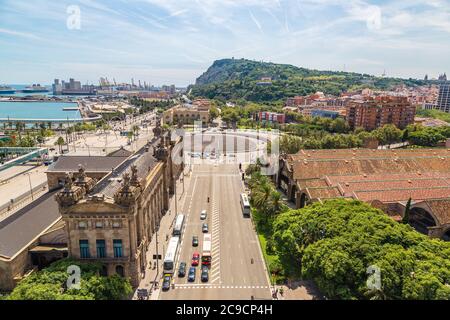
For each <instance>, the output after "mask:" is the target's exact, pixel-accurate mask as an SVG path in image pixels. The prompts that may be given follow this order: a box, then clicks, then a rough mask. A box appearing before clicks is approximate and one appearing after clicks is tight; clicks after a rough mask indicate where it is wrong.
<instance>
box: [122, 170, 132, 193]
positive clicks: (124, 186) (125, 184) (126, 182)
mask: <svg viewBox="0 0 450 320" xmlns="http://www.w3.org/2000/svg"><path fill="white" fill-rule="evenodd" d="M122 178H123V182H122V192H127V191H129V190H130V180H131V179H130V174H129V173H128V172H125V173H124V175H123V177H122Z"/></svg>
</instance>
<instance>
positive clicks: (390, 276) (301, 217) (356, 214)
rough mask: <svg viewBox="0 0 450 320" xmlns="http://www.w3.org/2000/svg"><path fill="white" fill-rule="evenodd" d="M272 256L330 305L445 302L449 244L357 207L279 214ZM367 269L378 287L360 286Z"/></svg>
mask: <svg viewBox="0 0 450 320" xmlns="http://www.w3.org/2000/svg"><path fill="white" fill-rule="evenodd" d="M272 238H273V242H274V246H275V251H276V253H277V254H278V256H279V257H280V262H281V264H282V265H283V269H284V270H285V271H286V272H288V273H289V272H292V271H293V270H300V272H301V275H302V277H303V278H305V279H312V280H314V281H315V282H316V284H317V285H318V287H319V289H320V290H321V291H322V293H324V294H325V295H326V296H327V297H328V298H332V299H450V290H449V287H448V283H449V281H450V243H448V242H444V241H441V240H437V239H430V238H428V237H427V236H424V235H422V234H420V233H418V232H417V231H415V230H414V229H413V228H412V227H411V226H409V225H407V224H399V223H397V222H395V221H394V220H392V219H391V218H390V217H388V216H387V215H386V214H385V213H383V212H382V211H380V210H378V209H375V208H373V207H371V206H370V205H368V204H366V203H363V202H360V201H348V200H342V199H340V200H329V201H325V202H324V203H323V204H322V203H315V204H313V205H310V206H307V207H305V208H303V209H300V210H287V211H285V212H282V213H280V214H279V215H278V216H277V217H276V218H275V220H274V222H273V236H272ZM369 266H373V267H376V268H378V269H379V270H380V272H381V279H382V281H381V287H378V288H370V287H368V286H367V285H366V282H367V279H368V274H367V268H368V267H369Z"/></svg>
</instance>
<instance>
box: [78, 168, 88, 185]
mask: <svg viewBox="0 0 450 320" xmlns="http://www.w3.org/2000/svg"><path fill="white" fill-rule="evenodd" d="M85 179H86V170H85V169H84V167H83V165H81V164H79V165H78V181H79V182H83V181H84V180H85Z"/></svg>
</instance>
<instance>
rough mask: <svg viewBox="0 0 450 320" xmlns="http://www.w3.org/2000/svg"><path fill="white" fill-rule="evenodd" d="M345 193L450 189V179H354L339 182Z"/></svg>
mask: <svg viewBox="0 0 450 320" xmlns="http://www.w3.org/2000/svg"><path fill="white" fill-rule="evenodd" d="M338 185H339V186H340V188H342V190H343V191H344V194H345V195H346V196H347V195H350V194H351V193H352V192H357V191H367V190H372V191H379V190H383V191H389V190H398V189H402V190H409V189H418V188H436V187H447V188H449V189H450V179H439V178H437V179H414V180H413V179H409V180H386V181H383V180H379V181H353V182H342V183H339V184H338Z"/></svg>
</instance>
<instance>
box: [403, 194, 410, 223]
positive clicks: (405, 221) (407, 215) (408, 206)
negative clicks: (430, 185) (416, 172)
mask: <svg viewBox="0 0 450 320" xmlns="http://www.w3.org/2000/svg"><path fill="white" fill-rule="evenodd" d="M410 210H411V198H409V199H408V202H407V203H406V206H405V213H404V214H403V219H402V222H403V223H409V211H410Z"/></svg>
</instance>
